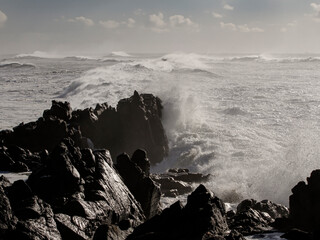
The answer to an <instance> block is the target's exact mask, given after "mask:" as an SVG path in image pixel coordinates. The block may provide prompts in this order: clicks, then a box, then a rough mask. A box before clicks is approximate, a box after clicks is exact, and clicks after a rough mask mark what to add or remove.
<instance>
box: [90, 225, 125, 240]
mask: <svg viewBox="0 0 320 240" xmlns="http://www.w3.org/2000/svg"><path fill="white" fill-rule="evenodd" d="M127 235H128V234H127V233H126V234H124V232H123V231H121V229H119V227H118V226H116V225H107V224H105V225H101V226H99V228H98V229H97V230H96V232H95V234H94V237H93V240H106V239H108V240H109V239H110V240H120V239H125V238H126V236H127Z"/></svg>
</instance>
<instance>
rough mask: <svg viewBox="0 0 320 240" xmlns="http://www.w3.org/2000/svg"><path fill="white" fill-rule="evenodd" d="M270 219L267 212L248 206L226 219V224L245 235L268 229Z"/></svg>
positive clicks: (269, 227) (269, 228)
mask: <svg viewBox="0 0 320 240" xmlns="http://www.w3.org/2000/svg"><path fill="white" fill-rule="evenodd" d="M272 221H273V219H272V218H271V217H270V215H269V214H268V213H265V212H259V211H257V210H254V209H252V208H249V209H247V210H245V211H242V212H239V213H238V212H237V213H236V215H235V216H234V217H232V218H230V219H228V225H229V228H230V229H232V230H236V231H238V232H240V233H241V234H243V235H245V236H247V235H253V234H257V233H263V232H266V231H270V230H271V229H272V227H271V226H270V224H271V223H272Z"/></svg>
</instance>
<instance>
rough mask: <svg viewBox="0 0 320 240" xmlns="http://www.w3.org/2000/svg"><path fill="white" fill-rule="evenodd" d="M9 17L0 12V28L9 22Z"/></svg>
mask: <svg viewBox="0 0 320 240" xmlns="http://www.w3.org/2000/svg"><path fill="white" fill-rule="evenodd" d="M7 19H8V17H7V15H5V14H4V12H2V11H1V10H0V27H2V26H3V25H4V23H5V22H6V21H7Z"/></svg>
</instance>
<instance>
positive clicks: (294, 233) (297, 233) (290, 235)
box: [281, 228, 319, 240]
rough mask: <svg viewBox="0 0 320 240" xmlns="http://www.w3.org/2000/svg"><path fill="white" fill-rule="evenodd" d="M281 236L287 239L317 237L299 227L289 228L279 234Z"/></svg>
mask: <svg viewBox="0 0 320 240" xmlns="http://www.w3.org/2000/svg"><path fill="white" fill-rule="evenodd" d="M281 238H285V239H289V240H302V239H303V240H313V239H314V240H316V239H319V238H313V237H312V234H310V233H308V232H304V231H301V230H299V229H295V228H293V229H291V230H290V231H289V232H287V233H285V234H283V235H281Z"/></svg>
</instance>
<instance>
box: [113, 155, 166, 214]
mask: <svg viewBox="0 0 320 240" xmlns="http://www.w3.org/2000/svg"><path fill="white" fill-rule="evenodd" d="M139 155H141V150H137V151H136V152H135V154H133V157H135V158H132V159H130V157H129V156H128V155H127V154H125V153H124V154H121V155H119V156H118V157H117V164H116V165H115V167H116V169H117V170H118V172H119V174H120V175H121V177H122V179H123V181H124V183H125V184H126V185H127V186H128V188H129V190H130V191H131V192H132V194H133V195H134V197H135V198H136V199H137V201H138V202H139V203H140V204H141V207H142V209H143V211H144V214H145V216H146V217H147V218H150V217H153V216H154V215H156V214H157V213H158V212H159V211H160V197H161V191H160V187H159V186H158V185H157V184H156V183H155V182H154V181H153V180H152V179H151V178H150V177H149V176H148V175H149V172H144V171H143V170H142V169H141V168H140V167H139V166H138V165H137V163H136V162H138V163H140V164H143V167H142V168H144V169H147V171H149V168H145V167H144V166H146V165H149V164H148V163H146V162H147V157H146V155H145V152H144V154H142V157H143V156H144V157H143V158H144V159H142V158H141V157H140V156H139ZM138 158H140V159H141V160H139V161H138ZM133 160H135V161H136V162H134V161H133Z"/></svg>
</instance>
